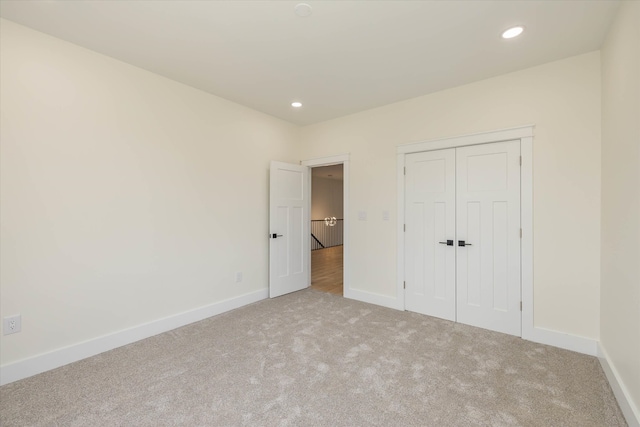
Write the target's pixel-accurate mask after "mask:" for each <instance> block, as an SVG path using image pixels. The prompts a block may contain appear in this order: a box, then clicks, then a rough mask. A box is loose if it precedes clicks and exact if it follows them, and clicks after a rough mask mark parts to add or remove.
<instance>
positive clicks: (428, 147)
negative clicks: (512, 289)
mask: <svg viewBox="0 0 640 427" xmlns="http://www.w3.org/2000/svg"><path fill="white" fill-rule="evenodd" d="M533 128H534V126H533V125H528V126H521V127H516V128H509V129H503V130H497V131H491V132H482V133H477V134H472V135H462V136H456V137H451V138H444V139H436V140H430V141H423V142H414V143H411V144H404V145H399V146H398V147H397V155H398V158H397V177H398V179H397V180H398V242H397V245H398V248H397V252H398V261H397V262H398V265H397V269H398V275H397V280H398V283H397V284H396V287H397V293H398V299H399V300H402V306H403V307H404V293H405V292H404V261H405V259H404V258H405V254H404V244H405V241H404V240H405V239H404V215H405V212H404V204H405V194H404V188H405V179H404V166H405V165H404V163H405V157H406V155H407V154H410V153H419V152H423V151H433V150H442V149H446V148H456V147H465V146H469V145H479V144H489V143H493V142H500V141H509V140H516V139H519V140H520V155H521V156H522V167H521V168H520V178H521V180H520V200H521V201H520V203H521V206H520V211H521V214H520V215H521V227H522V239H521V242H520V243H521V257H522V259H521V274H522V276H521V298H522V321H521V322H522V323H521V325H522V329H521V336H522V338H524V339H527V340H530V341H536V339H533V338H536V337H537V336H544V337H554V339H553V340H552V341H553V342H558V343H564V342H565V341H566V340H565V339H555V338H556V336H555V335H553V334H546V333H545V332H538V333H537V335H536V334H535V333H534V326H533V325H534V323H533ZM576 339H578V340H579V338H577V337H576ZM551 345H556V344H551ZM570 345H573V344H570ZM559 347H562V346H559ZM577 347H578V348H582V347H581V346H577ZM563 348H565V347H563ZM594 351H595V349H594Z"/></svg>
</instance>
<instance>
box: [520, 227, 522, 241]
mask: <svg viewBox="0 0 640 427" xmlns="http://www.w3.org/2000/svg"><path fill="white" fill-rule="evenodd" d="M520 238H521V239H522V228H521V229H520Z"/></svg>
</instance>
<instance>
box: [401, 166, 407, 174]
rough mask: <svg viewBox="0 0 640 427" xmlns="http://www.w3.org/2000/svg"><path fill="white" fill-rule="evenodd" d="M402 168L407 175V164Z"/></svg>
mask: <svg viewBox="0 0 640 427" xmlns="http://www.w3.org/2000/svg"><path fill="white" fill-rule="evenodd" d="M402 169H403V170H404V174H405V175H406V174H407V167H406V166H405V167H403V168H402Z"/></svg>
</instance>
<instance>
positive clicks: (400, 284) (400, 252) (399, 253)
mask: <svg viewBox="0 0 640 427" xmlns="http://www.w3.org/2000/svg"><path fill="white" fill-rule="evenodd" d="M404 160H405V155H404V154H400V153H398V155H397V159H396V164H397V168H398V169H397V170H398V189H397V192H398V194H397V196H398V204H397V209H398V216H397V218H398V221H397V233H398V234H397V236H398V243H397V248H396V262H397V267H396V270H397V283H396V299H397V300H398V308H399V309H400V310H405V301H404V298H405V297H404V265H405V264H404V224H405V223H404V222H405V217H404V215H405V214H404V197H405V194H404V188H405V182H404V170H405V169H404V168H405V162H404Z"/></svg>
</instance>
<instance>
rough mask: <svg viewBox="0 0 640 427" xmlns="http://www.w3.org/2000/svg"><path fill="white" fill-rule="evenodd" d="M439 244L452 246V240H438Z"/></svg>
mask: <svg viewBox="0 0 640 427" xmlns="http://www.w3.org/2000/svg"><path fill="white" fill-rule="evenodd" d="M438 243H440V244H441V245H447V246H453V240H447V241H446V242H438Z"/></svg>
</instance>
